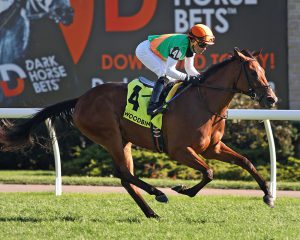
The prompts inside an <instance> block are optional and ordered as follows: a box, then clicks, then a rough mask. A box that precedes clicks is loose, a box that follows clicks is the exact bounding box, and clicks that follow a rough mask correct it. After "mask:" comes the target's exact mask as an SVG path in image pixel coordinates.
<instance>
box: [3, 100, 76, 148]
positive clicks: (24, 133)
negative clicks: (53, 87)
mask: <svg viewBox="0 0 300 240" xmlns="http://www.w3.org/2000/svg"><path fill="white" fill-rule="evenodd" d="M77 101H78V98H75V99H71V100H68V101H64V102H60V103H57V104H54V105H51V106H49V107H46V108H44V109H42V110H41V111H39V112H37V113H36V114H34V115H33V116H32V118H30V119H27V120H26V121H25V122H23V123H20V124H13V123H12V122H9V121H7V120H3V121H2V123H3V124H2V126H1V127H0V144H1V150H2V151H14V150H18V149H21V148H24V147H27V146H30V145H32V144H33V138H32V136H31V132H32V130H34V129H35V127H37V126H38V125H39V124H40V123H42V122H44V121H45V120H46V119H48V118H49V119H50V120H51V122H52V123H53V122H54V121H55V120H56V119H57V118H59V119H62V120H64V121H66V122H68V123H71V122H72V112H73V109H74V107H75V105H76V103H77Z"/></svg>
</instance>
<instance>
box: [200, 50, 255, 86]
mask: <svg viewBox="0 0 300 240" xmlns="http://www.w3.org/2000/svg"><path fill="white" fill-rule="evenodd" d="M241 53H243V54H244V55H245V56H247V57H250V58H254V57H253V55H252V54H251V52H250V51H249V50H245V49H243V50H242V51H241ZM235 59H236V58H235V57H234V56H230V57H229V58H227V59H225V60H223V61H222V62H219V63H216V64H213V65H211V66H209V67H208V68H207V69H206V70H205V71H204V72H202V73H201V77H202V78H203V79H204V81H205V80H206V79H207V78H209V77H210V76H211V75H213V74H215V73H216V72H217V71H218V70H219V69H220V68H223V67H225V66H226V65H227V64H228V63H231V62H233V61H234V60H235Z"/></svg>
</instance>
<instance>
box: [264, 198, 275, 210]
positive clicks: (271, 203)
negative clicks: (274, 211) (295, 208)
mask: <svg viewBox="0 0 300 240" xmlns="http://www.w3.org/2000/svg"><path fill="white" fill-rule="evenodd" d="M263 199H264V202H265V204H267V205H268V206H269V207H271V208H273V207H274V199H273V197H272V196H271V195H265V196H264V198H263Z"/></svg>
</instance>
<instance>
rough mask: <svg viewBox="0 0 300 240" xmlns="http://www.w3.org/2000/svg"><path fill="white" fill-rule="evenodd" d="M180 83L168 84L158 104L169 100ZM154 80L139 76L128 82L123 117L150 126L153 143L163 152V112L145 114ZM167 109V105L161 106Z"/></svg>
mask: <svg viewBox="0 0 300 240" xmlns="http://www.w3.org/2000/svg"><path fill="white" fill-rule="evenodd" d="M181 84H182V82H180V83H176V84H172V83H170V84H168V85H167V86H166V87H165V90H164V92H163V93H162V94H161V98H160V105H163V104H165V103H167V102H168V101H170V99H172V97H173V96H174V95H175V93H176V91H177V90H178V88H179V87H180V85H181ZM153 86H154V82H152V81H150V80H148V79H146V78H144V77H139V78H138V79H134V80H132V81H131V82H130V83H129V84H128V87H127V88H128V93H127V102H126V107H125V111H124V114H123V117H124V118H126V119H128V120H129V121H132V122H134V123H136V124H138V125H141V126H143V127H146V128H150V129H151V132H152V137H153V141H154V145H155V146H156V149H157V150H158V151H159V152H163V136H162V118H163V113H158V114H155V115H152V116H150V115H148V114H147V106H148V104H149V102H150V97H151V94H152V91H153ZM163 108H164V109H166V110H167V105H165V106H163Z"/></svg>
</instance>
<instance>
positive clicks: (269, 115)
mask: <svg viewBox="0 0 300 240" xmlns="http://www.w3.org/2000/svg"><path fill="white" fill-rule="evenodd" d="M38 110H39V109H37V108H0V118H28V117H30V116H31V115H32V114H34V113H36V112H37V111H38ZM228 119H231V120H232V119H240V120H263V121H264V126H265V129H266V133H267V138H268V142H269V150H270V163H271V173H270V175H271V176H270V191H271V193H272V195H273V197H274V199H276V149H275V143H274V138H273V133H272V128H271V123H270V120H293V121H300V110H256V109H255V110H254V109H229V110H228ZM46 125H47V128H48V130H49V134H50V137H51V139H52V144H53V150H54V159H55V173H56V175H55V176H56V178H55V194H56V196H60V195H61V194H62V180H61V161H60V154H59V146H58V142H57V139H56V135H55V131H54V129H53V127H52V126H51V122H50V121H49V120H47V121H46Z"/></svg>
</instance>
